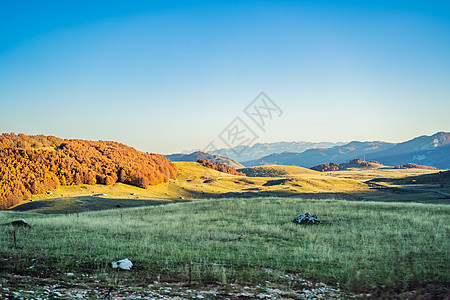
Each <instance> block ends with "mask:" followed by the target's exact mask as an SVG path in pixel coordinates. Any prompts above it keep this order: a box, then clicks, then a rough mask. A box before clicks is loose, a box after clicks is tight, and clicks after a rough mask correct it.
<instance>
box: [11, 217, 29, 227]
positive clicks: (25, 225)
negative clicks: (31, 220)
mask: <svg viewBox="0 0 450 300" xmlns="http://www.w3.org/2000/svg"><path fill="white" fill-rule="evenodd" d="M11 225H13V226H23V227H30V225H29V224H28V223H27V221H25V220H24V219H20V220H17V221H12V222H11Z"/></svg>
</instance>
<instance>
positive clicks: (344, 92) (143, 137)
mask: <svg viewBox="0 0 450 300" xmlns="http://www.w3.org/2000/svg"><path fill="white" fill-rule="evenodd" d="M88 3H89V2H85V1H77V2H68V3H64V4H62V3H58V2H45V3H34V2H31V1H30V2H25V3H23V2H21V3H19V4H17V3H10V2H9V3H7V2H3V3H1V4H0V36H1V37H2V38H1V39H0V65H1V66H2V67H1V68H0V108H1V109H0V132H2V133H3V132H4V133H9V132H14V133H17V134H18V133H24V134H27V135H36V134H44V135H52V136H57V137H60V138H63V139H87V140H112V141H117V142H120V143H123V144H126V145H128V146H132V147H134V148H136V149H138V150H141V151H145V152H154V153H162V154H169V153H181V152H183V151H186V150H189V149H204V148H207V146H208V145H209V144H210V143H211V142H214V143H215V144H214V145H215V146H216V147H217V148H225V147H227V143H226V141H225V142H224V135H223V134H224V133H226V132H225V131H226V130H227V129H229V128H231V127H232V126H231V125H233V124H234V123H233V122H235V121H236V120H237V119H238V120H237V121H236V122H241V125H244V126H246V127H247V128H248V130H249V131H251V132H253V133H254V134H253V136H252V137H249V141H252V142H253V143H273V142H280V141H288V142H289V141H295V142H299V141H306V142H344V143H348V142H351V141H384V142H393V143H398V142H404V141H407V140H410V139H412V138H415V137H418V136H422V135H428V136H429V135H433V134H435V133H437V132H449V131H450V119H449V118H448V111H450V101H448V100H449V99H450V85H448V82H450V72H448V70H449V69H450V56H449V55H448V53H450V5H448V4H447V3H445V2H440V1H434V2H431V3H421V2H419V1H417V2H409V3H408V4H404V3H402V2H400V1H367V2H364V3H361V2H358V1H345V2H344V3H341V4H335V3H333V2H332V1H320V2H319V3H317V2H314V1H302V2H301V3H298V2H291V1H263V2H260V1H245V2H240V3H238V4H231V3H221V2H219V1H209V2H202V1H189V2H182V1H170V2H162V1H152V2H141V1H135V2H132V3H127V4H123V3H119V2H102V1H100V2H96V3H95V4H89V6H88ZM86 7H89V9H86ZM261 92H264V93H265V94H264V96H266V97H267V99H268V100H267V99H266V100H267V101H268V103H269V106H270V105H271V108H272V110H270V109H269V107H266V108H265V109H266V112H265V113H266V115H265V116H266V117H263V114H259V115H256V117H255V114H252V113H251V112H250V111H248V110H247V109H248V108H249V107H250V109H253V108H254V106H251V105H250V104H251V103H254V102H253V101H256V100H258V98H257V97H259V95H260V93H261ZM258 101H259V100H258ZM255 103H257V102H255ZM255 107H256V106H255ZM259 108H261V109H264V108H263V107H262V106H259ZM258 113H260V111H258ZM272 113H273V115H272ZM268 115H269V116H270V117H267V116H268ZM258 117H259V119H258ZM255 118H256V119H255ZM264 118H265V119H264ZM263 119H264V120H263ZM258 122H262V123H258ZM228 134H230V132H228ZM233 145H234V144H233Z"/></svg>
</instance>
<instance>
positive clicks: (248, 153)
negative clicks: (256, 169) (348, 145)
mask: <svg viewBox="0 0 450 300" xmlns="http://www.w3.org/2000/svg"><path fill="white" fill-rule="evenodd" d="M344 144H345V143H342V142H338V143H332V142H319V143H314V142H277V143H256V144H254V145H253V146H250V147H247V146H243V145H240V146H236V147H234V148H222V149H218V150H214V151H209V152H208V153H211V154H217V155H221V156H224V157H229V158H231V159H234V160H236V161H240V162H241V161H249V160H257V159H260V158H262V157H264V156H267V155H270V154H274V153H282V152H296V153H300V152H304V151H306V150H308V149H321V148H331V147H334V146H341V145H344Z"/></svg>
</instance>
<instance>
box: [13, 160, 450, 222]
mask: <svg viewBox="0 0 450 300" xmlns="http://www.w3.org/2000/svg"><path fill="white" fill-rule="evenodd" d="M175 164H176V165H177V167H178V170H179V175H178V177H177V179H171V180H170V181H169V182H167V183H163V184H160V185H157V186H150V187H149V188H148V189H141V188H138V187H134V186H130V185H126V184H122V183H116V184H114V185H112V186H105V185H81V186H63V187H60V188H59V189H57V190H54V191H52V194H41V195H34V196H33V197H32V200H31V201H30V202H32V203H22V204H21V205H19V207H16V208H13V209H15V210H18V209H21V210H29V211H34V212H51V213H57V212H76V211H86V210H100V209H106V208H114V207H118V206H120V207H130V206H144V205H154V204H161V203H171V202H174V201H185V200H197V199H209V198H229V197H238V198H239V197H241V198H249V197H258V196H281V197H295V196H301V197H305V196H307V197H309V198H311V197H312V198H330V197H333V198H336V199H347V200H368V201H399V202H424V203H444V204H445V203H448V197H447V198H446V197H445V196H443V195H438V194H436V193H433V191H435V190H439V191H441V192H443V193H444V194H445V193H447V192H450V189H449V184H448V183H447V184H442V183H440V182H432V181H431V182H427V183H426V184H415V185H412V184H408V183H411V182H412V181H411V182H408V180H407V179H408V178H410V177H411V178H415V177H414V176H420V175H425V174H436V173H437V171H430V170H420V169H410V170H404V169H400V170H399V169H393V168H387V167H383V168H375V169H373V168H372V169H349V170H344V171H334V172H323V173H322V172H317V171H312V170H309V169H306V168H301V167H295V166H276V165H268V166H258V167H252V168H245V169H241V171H243V172H245V173H246V174H248V175H252V177H250V176H247V177H246V176H235V175H230V174H226V173H222V172H218V171H215V170H212V169H209V168H206V167H203V166H201V165H200V164H198V163H195V162H176V163H175ZM399 179H402V180H403V181H402V182H401V185H399V184H398V183H396V182H393V181H392V180H394V181H395V180H397V181H398V180H399ZM371 180H378V181H377V183H376V185H375V184H373V183H372V182H371ZM383 186H384V187H387V188H383ZM395 187H406V188H408V189H417V190H414V191H406V190H400V189H396V190H395V189H393V188H395ZM37 201H38V202H39V204H37ZM24 204H25V205H24Z"/></svg>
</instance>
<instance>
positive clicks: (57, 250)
mask: <svg viewBox="0 0 450 300" xmlns="http://www.w3.org/2000/svg"><path fill="white" fill-rule="evenodd" d="M308 211H309V212H312V213H314V214H317V215H318V216H319V218H320V219H321V220H323V221H324V223H323V224H320V225H311V226H304V225H298V224H294V223H293V222H292V219H293V218H294V217H296V216H297V215H298V214H300V213H305V212H308ZM449 215H450V208H449V207H448V206H446V205H426V204H414V203H379V202H357V201H354V202H350V201H341V200H334V199H322V200H311V199H310V200H308V199H300V198H276V197H265V198H249V199H242V198H232V199H220V200H216V199H214V200H211V199H207V200H200V201H194V202H189V203H174V204H168V205H162V206H149V207H137V208H117V209H111V210H104V211H93V212H83V213H73V214H63V215H61V214H60V215H42V214H36V213H29V212H14V211H2V212H0V220H2V221H1V222H2V223H8V222H9V221H12V220H16V219H20V218H25V219H26V220H27V221H28V223H29V224H30V225H31V227H29V228H27V227H24V228H17V227H13V226H11V225H4V226H0V258H1V259H2V260H3V263H2V265H1V268H0V272H1V273H2V274H7V273H12V274H14V273H20V274H26V275H31V276H37V277H39V276H41V277H42V276H47V277H52V278H58V276H60V277H61V276H64V274H65V273H67V272H72V273H74V274H76V275H75V277H73V279H72V280H80V278H81V275H82V274H90V275H93V276H95V277H96V278H100V279H102V280H104V281H106V282H108V284H110V285H115V284H118V283H119V282H124V281H127V280H129V281H131V282H133V284H135V285H139V284H142V285H145V284H148V283H149V282H153V281H155V280H157V281H166V282H179V281H181V282H185V283H189V284H191V285H197V286H201V285H206V284H211V283H214V284H220V285H227V284H231V283H234V282H239V283H242V284H245V283H248V284H261V283H264V282H266V281H269V282H271V283H278V284H282V285H286V286H287V285H289V287H290V288H294V289H295V288H297V289H301V288H302V287H301V285H298V283H293V282H290V281H289V279H287V277H286V276H285V275H286V274H301V275H302V276H303V277H305V278H308V279H310V280H313V281H314V280H317V281H320V282H325V283H327V284H331V285H333V286H337V285H339V286H340V287H341V288H343V289H344V290H346V291H349V292H370V293H372V294H373V295H378V296H380V297H383V296H386V297H388V296H389V295H398V294H401V293H404V292H406V291H411V290H413V291H420V290H426V291H435V292H436V291H437V292H442V291H443V290H445V289H448V287H449V282H450V274H449V269H448V265H449V261H450V260H449V258H450V224H449V218H448V217H449ZM14 232H15V236H16V241H15V242H14V238H13V237H14ZM123 258H129V259H130V260H131V261H132V262H133V263H134V266H133V268H132V270H131V271H129V272H117V271H113V270H112V269H111V268H110V267H109V266H108V264H109V262H111V261H114V260H118V259H123ZM31 266H33V267H32V268H30V267H31ZM69 282H70V280H69ZM296 285H298V286H296ZM444 292H445V291H444Z"/></svg>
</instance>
